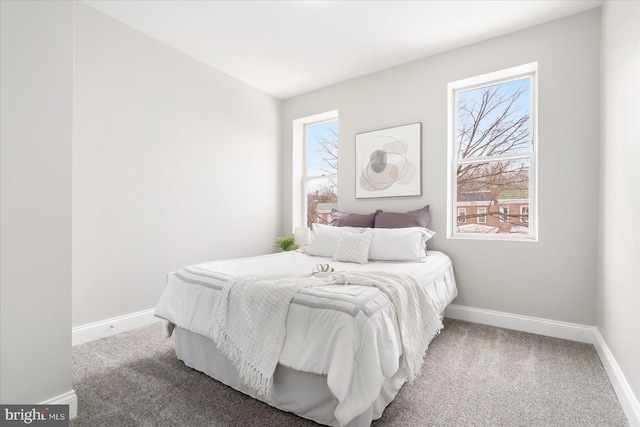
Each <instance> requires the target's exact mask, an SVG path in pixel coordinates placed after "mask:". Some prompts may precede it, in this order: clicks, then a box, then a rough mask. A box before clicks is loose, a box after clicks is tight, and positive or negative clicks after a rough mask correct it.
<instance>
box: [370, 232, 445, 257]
mask: <svg viewBox="0 0 640 427" xmlns="http://www.w3.org/2000/svg"><path fill="white" fill-rule="evenodd" d="M371 230H372V231H373V241H372V242H371V246H370V247H369V259H371V260H376V261H422V260H424V258H425V256H426V254H425V245H426V243H427V240H429V239H430V238H432V237H433V236H434V235H435V234H436V233H435V232H433V231H431V230H429V229H427V228H423V227H407V228H372V229H371Z"/></svg>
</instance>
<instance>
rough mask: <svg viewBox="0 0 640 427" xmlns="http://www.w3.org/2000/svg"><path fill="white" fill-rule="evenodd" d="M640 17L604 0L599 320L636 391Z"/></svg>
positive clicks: (633, 6)
mask: <svg viewBox="0 0 640 427" xmlns="http://www.w3.org/2000/svg"><path fill="white" fill-rule="evenodd" d="M639 22H640V3H639V2H637V1H636V2H630V1H606V2H604V4H603V6H602V58H601V63H602V88H601V90H602V107H601V108H602V110H601V111H602V113H601V114H602V115H601V117H602V122H601V149H600V204H599V206H600V209H599V211H600V226H599V228H598V229H599V244H598V250H599V251H598V252H599V253H598V299H597V301H598V304H597V323H596V325H597V327H598V330H599V331H600V333H601V335H602V337H603V338H604V340H605V341H606V343H607V346H608V347H609V349H610V350H611V353H612V354H613V356H614V357H615V359H616V361H617V363H618V365H619V367H620V369H621V370H622V372H623V373H624V375H625V377H626V379H627V381H628V383H629V385H630V387H631V389H632V390H633V393H634V394H635V396H636V399H638V398H640V226H639V223H640V214H638V212H640V27H639V25H638V23H639ZM638 415H640V414H638ZM638 415H637V416H638Z"/></svg>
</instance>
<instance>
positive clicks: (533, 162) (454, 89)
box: [447, 62, 538, 242]
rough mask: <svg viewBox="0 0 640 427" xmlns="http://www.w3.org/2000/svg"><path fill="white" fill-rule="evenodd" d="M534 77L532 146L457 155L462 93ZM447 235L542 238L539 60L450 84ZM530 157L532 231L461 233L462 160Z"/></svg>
mask: <svg viewBox="0 0 640 427" xmlns="http://www.w3.org/2000/svg"><path fill="white" fill-rule="evenodd" d="M527 77H528V78H530V92H529V98H530V100H529V101H530V106H529V107H530V110H529V116H530V118H529V119H530V132H531V135H530V146H529V147H530V150H529V151H527V152H524V153H515V154H503V155H497V156H490V157H477V158H470V159H462V160H460V159H458V158H457V126H458V102H457V99H458V96H457V95H458V93H459V92H462V91H469V90H474V89H479V88H483V87H486V86H491V85H496V84H501V83H506V82H510V81H514V80H519V79H522V78H527ZM447 127H448V132H447V160H448V161H447V169H448V171H447V238H448V239H472V240H473V239H476V240H478V239H479V240H505V241H530V242H537V241H538V192H537V188H538V181H537V180H538V172H537V164H538V63H537V62H532V63H529V64H524V65H520V66H517V67H512V68H507V69H504V70H500V71H496V72H491V73H487V74H482V75H479V76H475V77H470V78H466V79H463V80H458V81H455V82H451V83H449V84H448V85H447ZM509 160H528V161H529V200H528V206H529V222H528V223H527V224H528V227H529V233H528V234H522V233H509V234H506V233H503V234H500V233H460V232H457V229H456V226H457V224H458V222H457V216H456V215H454V213H456V212H457V202H458V194H457V191H458V189H457V176H456V168H457V166H458V165H459V164H468V163H484V162H494V161H509Z"/></svg>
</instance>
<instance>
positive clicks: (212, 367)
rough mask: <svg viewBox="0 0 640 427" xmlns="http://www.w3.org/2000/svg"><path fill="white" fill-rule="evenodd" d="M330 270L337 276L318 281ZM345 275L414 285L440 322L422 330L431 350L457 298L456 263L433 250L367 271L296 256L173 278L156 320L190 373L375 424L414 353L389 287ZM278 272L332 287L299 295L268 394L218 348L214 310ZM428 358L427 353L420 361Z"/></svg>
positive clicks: (366, 266) (329, 415) (342, 419)
mask: <svg viewBox="0 0 640 427" xmlns="http://www.w3.org/2000/svg"><path fill="white" fill-rule="evenodd" d="M352 231H353V230H352ZM356 232H357V230H356ZM342 234H345V232H343V233H342ZM316 237H317V236H316ZM321 240H322V239H318V241H321ZM374 240H375V239H374ZM383 240H384V239H382V240H381V239H379V241H380V242H382V241H383ZM387 243H388V242H387ZM422 248H424V244H423V246H422ZM422 251H423V254H422V255H425V252H424V249H422ZM369 253H370V252H369ZM369 256H370V255H369ZM326 265H329V268H332V269H333V270H334V273H330V272H322V273H318V274H311V272H313V271H319V270H323V269H325V268H326V267H323V266H326ZM343 273H344V274H343ZM345 274H346V275H347V276H349V277H352V278H353V277H355V278H356V279H358V280H361V279H362V278H363V277H364V278H370V277H373V276H375V277H387V276H388V277H390V278H396V277H404V278H406V279H407V280H409V279H410V280H411V281H413V282H414V283H415V284H416V287H417V289H419V293H420V295H421V296H422V298H423V300H422V301H423V302H422V303H421V305H420V308H419V310H422V311H423V312H426V311H425V307H426V306H428V309H429V310H432V311H433V312H434V313H435V316H436V321H433V322H431V321H430V323H429V327H427V326H426V324H425V327H424V328H423V329H424V330H423V333H424V335H425V337H424V338H425V339H426V341H425V342H426V343H427V344H428V342H430V341H431V339H432V338H433V336H434V335H435V334H437V333H438V332H439V329H440V328H441V327H442V324H441V322H440V320H441V316H442V313H443V312H444V309H445V308H446V306H447V305H448V304H449V303H450V302H451V301H452V300H453V299H454V298H455V297H456V296H457V289H456V284H455V278H454V273H453V267H452V263H451V260H450V259H449V257H448V256H446V255H445V254H443V253H441V252H437V251H428V252H426V256H421V257H420V259H419V260H414V261H409V262H403V261H398V260H386V261H370V260H369V261H368V262H366V263H362V264H359V263H354V262H343V261H336V260H335V257H326V256H318V255H313V256H312V255H309V254H307V253H304V252H303V251H290V252H281V253H276V254H269V255H263V256H255V257H248V258H239V259H232V260H221V261H210V262H205V263H200V264H196V265H192V266H188V267H185V268H183V269H181V270H179V271H176V272H173V273H170V274H169V275H168V281H167V285H166V287H165V289H164V291H163V293H162V295H161V297H160V300H159V302H158V305H157V307H156V316H157V317H160V318H162V319H164V320H165V321H166V325H167V332H168V333H169V334H171V333H173V334H174V335H175V338H174V339H175V349H176V355H177V357H178V358H179V359H180V360H182V361H183V362H184V363H185V364H186V365H187V366H189V367H191V368H194V369H196V370H198V371H201V372H204V373H206V374H207V375H209V376H211V377H213V378H215V379H216V380H218V381H220V382H222V383H224V384H226V385H228V386H230V387H233V388H235V389H236V390H239V391H241V392H243V393H245V394H248V395H250V396H252V397H254V398H257V399H259V400H261V401H263V402H265V403H267V404H269V405H271V406H274V407H276V408H279V409H281V410H284V411H288V412H293V413H295V414H297V415H298V416H301V417H303V418H307V419H310V420H313V421H315V422H317V423H320V424H323V425H330V426H347V427H356V426H358V427H359V426H369V425H370V424H371V422H372V420H375V419H377V418H379V417H380V416H381V415H382V412H383V411H384V409H385V407H386V406H387V405H388V404H389V403H390V402H391V401H392V400H393V399H394V398H395V396H396V394H397V393H398V391H399V390H400V388H401V387H402V386H403V384H405V382H407V380H408V379H410V375H409V371H410V368H408V367H407V365H406V364H403V363H402V361H403V360H404V359H403V358H404V357H407V356H408V355H409V351H408V350H407V349H408V347H406V346H403V345H404V342H402V340H403V339H404V336H403V334H401V333H400V326H399V323H402V322H401V321H400V320H399V319H400V315H399V314H398V313H397V312H398V310H399V308H397V307H395V306H394V304H395V302H393V301H391V300H392V299H393V298H391V297H390V296H389V295H388V292H387V291H385V290H384V289H383V288H379V287H376V286H368V285H369V284H368V283H365V282H358V281H357V280H356V281H355V282H353V281H352V279H344V277H345ZM270 275H277V276H278V277H293V278H301V279H299V280H307V278H309V279H308V280H316V281H317V280H320V281H322V280H324V282H323V283H322V285H321V286H309V287H303V288H301V289H299V290H297V291H296V292H295V294H294V295H293V297H292V299H291V301H290V304H289V305H288V311H287V312H286V322H285V325H284V328H285V329H286V334H285V337H284V338H283V339H284V342H283V344H282V349H281V351H280V352H279V356H277V366H276V367H275V372H274V373H273V377H272V379H271V380H272V383H270V388H269V392H268V393H267V394H265V393H263V392H260V390H257V389H256V388H255V385H249V384H248V383H247V378H246V375H245V376H242V375H241V374H240V373H239V368H238V365H237V364H235V363H232V361H231V360H230V354H229V352H228V351H224V349H222V348H219V347H220V346H219V345H216V342H218V341H219V340H218V339H214V337H215V336H216V335H215V333H212V313H214V312H215V311H216V308H218V310H219V307H220V305H219V304H220V301H221V299H223V298H222V295H223V293H224V290H225V289H228V286H229V284H230V283H235V282H236V281H238V280H239V279H238V278H245V277H250V278H254V279H255V278H256V277H267V276H269V277H271V276H270ZM336 277H339V278H341V280H342V282H341V281H336ZM344 280H347V281H346V282H345V281H344ZM362 280H364V279H362ZM334 282H335V283H334ZM345 283H347V285H346V286H345ZM348 283H357V284H348ZM385 292H387V293H385ZM390 298H391V299H390ZM424 301H426V302H427V303H425V302H424ZM392 302H393V303H392ZM427 329H429V330H428V331H427ZM406 335H408V334H406ZM217 338H219V337H217ZM424 348H425V349H426V347H424ZM423 356H424V351H423V354H422V355H421V356H420V360H421V359H422V357H423ZM418 371H419V369H418Z"/></svg>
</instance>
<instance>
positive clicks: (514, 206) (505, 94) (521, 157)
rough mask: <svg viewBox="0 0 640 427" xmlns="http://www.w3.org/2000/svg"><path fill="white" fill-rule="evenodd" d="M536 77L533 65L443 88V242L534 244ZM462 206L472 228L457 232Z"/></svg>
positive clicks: (466, 227) (535, 231)
mask: <svg viewBox="0 0 640 427" xmlns="http://www.w3.org/2000/svg"><path fill="white" fill-rule="evenodd" d="M536 73H537V64H536V63H533V64H527V65H523V66H520V67H515V68H511V69H508V70H503V71H498V72H495V73H490V74H486V75H483V76H479V77H473V78H470V79H465V80H461V81H458V82H453V83H449V85H448V91H449V138H448V140H449V149H448V152H449V179H448V187H449V191H448V197H449V204H448V212H449V215H448V221H447V223H448V227H447V235H448V237H456V238H458V237H460V238H485V239H486V238H489V239H511V240H523V239H526V240H536V239H537V229H536V228H537V227H536V221H535V212H536V211H535V206H536V191H535V190H536V188H535V183H536V146H537V141H536V137H537V136H536V111H537V99H536V98H537V96H536V93H537V89H536V82H537V81H536V76H537V74H536ZM465 205H466V206H470V205H471V206H476V209H477V211H476V212H477V218H478V220H477V224H467V225H460V224H461V221H460V209H461V208H460V206H465ZM530 206H531V207H532V209H531V211H530V210H529V207H530ZM523 209H524V210H523ZM510 211H511V212H516V213H517V212H520V214H519V215H518V214H515V215H509V212H510ZM454 213H457V215H455V214H454Z"/></svg>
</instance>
